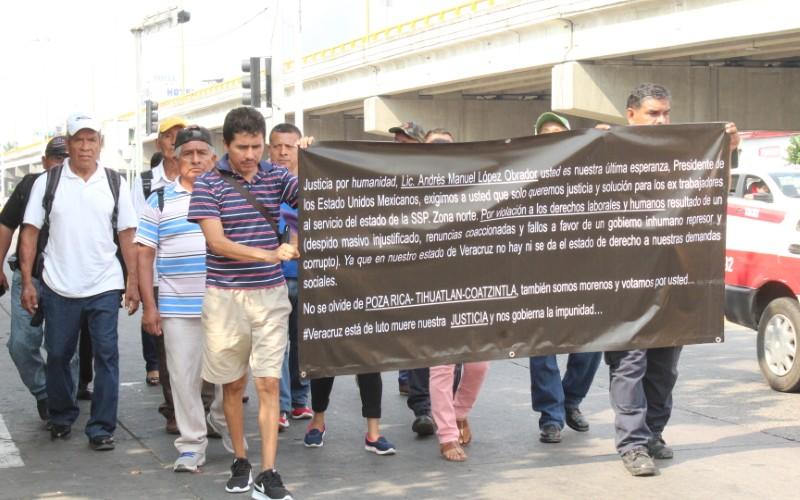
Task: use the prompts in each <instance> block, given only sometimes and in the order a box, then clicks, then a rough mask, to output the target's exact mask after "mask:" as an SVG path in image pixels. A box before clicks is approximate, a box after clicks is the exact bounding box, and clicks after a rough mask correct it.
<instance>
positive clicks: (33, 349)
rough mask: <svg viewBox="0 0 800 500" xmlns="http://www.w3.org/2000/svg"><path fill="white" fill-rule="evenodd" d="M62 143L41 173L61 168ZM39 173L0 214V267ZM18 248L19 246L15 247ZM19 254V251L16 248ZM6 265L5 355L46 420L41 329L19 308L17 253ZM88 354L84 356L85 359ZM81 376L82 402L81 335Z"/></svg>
mask: <svg viewBox="0 0 800 500" xmlns="http://www.w3.org/2000/svg"><path fill="white" fill-rule="evenodd" d="M67 156H68V154H67V146H66V139H65V138H64V137H63V136H56V137H53V138H52V139H50V142H48V143H47V146H46V147H45V150H44V156H42V167H44V169H45V171H47V170H48V169H50V168H52V167H55V166H58V165H61V164H63V163H64V159H65V158H67ZM39 175H41V173H35V174H28V175H26V176H25V177H23V178H22V180H21V181H20V182H19V184H17V186H16V188H15V189H14V191H13V192H12V193H11V196H10V197H9V198H8V202H7V203H6V204H5V206H4V207H3V211H2V212H0V263H2V262H3V261H4V260H5V258H6V255H7V254H8V250H9V249H10V247H11V240H12V239H13V237H14V231H16V229H17V228H18V227H19V226H20V225H21V224H22V218H23V217H24V215H25V207H26V206H27V205H28V198H29V197H30V194H31V189H32V188H33V183H34V181H36V178H37V177H39ZM17 246H18V247H19V243H18V244H17ZM17 250H19V248H17ZM8 265H9V267H10V268H11V270H12V271H13V275H12V279H11V287H10V288H11V335H10V337H9V339H8V352H9V354H10V355H11V359H12V361H14V365H16V367H17V371H18V372H19V376H20V378H21V379H22V382H23V383H24V384H25V386H26V387H27V388H28V390H29V391H30V392H31V394H33V397H35V398H36V408H37V410H38V412H39V417H40V418H41V419H42V420H47V416H48V411H47V386H46V384H45V373H44V360H43V359H42V354H41V347H42V327H41V326H31V315H30V314H29V313H28V312H27V311H25V309H23V308H22V304H21V303H20V294H21V292H22V276H21V274H20V271H19V266H18V264H17V252H16V251H15V253H14V254H13V255H12V256H11V257H10V258H9V259H8ZM0 288H2V290H3V291H5V290H8V288H9V284H8V279H7V278H6V275H5V272H3V268H2V265H0ZM87 353H88V355H87ZM79 356H80V359H81V361H82V362H81V370H80V371H81V373H80V384H79V391H78V398H79V399H84V397H85V396H86V394H87V393H88V394H89V398H90V399H91V393H89V391H88V389H87V388H86V386H87V385H88V384H89V382H91V380H92V346H91V343H90V341H89V338H88V336H86V340H85V341H84V336H83V335H81V346H80V354H79Z"/></svg>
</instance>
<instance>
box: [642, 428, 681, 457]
mask: <svg viewBox="0 0 800 500" xmlns="http://www.w3.org/2000/svg"><path fill="white" fill-rule="evenodd" d="M647 453H649V454H650V456H651V457H653V458H655V459H657V460H669V459H670V458H672V457H673V456H675V453H673V452H672V448H670V447H669V446H667V443H666V442H665V441H664V438H662V437H661V433H660V432H658V433H655V434H653V437H651V438H650V440H649V441H648V442H647Z"/></svg>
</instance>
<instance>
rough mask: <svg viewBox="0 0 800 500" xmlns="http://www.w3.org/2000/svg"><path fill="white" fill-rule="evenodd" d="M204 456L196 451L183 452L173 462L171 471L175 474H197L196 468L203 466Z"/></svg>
mask: <svg viewBox="0 0 800 500" xmlns="http://www.w3.org/2000/svg"><path fill="white" fill-rule="evenodd" d="M205 463H206V456H205V455H204V454H202V453H198V452H196V451H184V452H183V453H181V456H179V457H178V459H177V460H175V465H174V466H173V467H172V470H173V471H175V472H197V469H198V467H201V466H203V465H205Z"/></svg>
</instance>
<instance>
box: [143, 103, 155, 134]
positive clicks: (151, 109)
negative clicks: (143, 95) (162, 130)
mask: <svg viewBox="0 0 800 500" xmlns="http://www.w3.org/2000/svg"><path fill="white" fill-rule="evenodd" d="M157 130H158V102H156V101H151V100H150V99H148V100H146V101H144V131H145V133H146V134H147V135H150V134H152V133H153V132H155V131H157Z"/></svg>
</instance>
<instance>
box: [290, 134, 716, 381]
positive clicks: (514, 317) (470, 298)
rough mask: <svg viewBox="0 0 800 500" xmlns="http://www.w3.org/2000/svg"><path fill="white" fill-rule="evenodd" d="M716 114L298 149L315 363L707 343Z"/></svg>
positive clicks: (353, 368) (373, 365) (338, 367)
mask: <svg viewBox="0 0 800 500" xmlns="http://www.w3.org/2000/svg"><path fill="white" fill-rule="evenodd" d="M727 147H728V139H727V136H726V134H725V133H724V126H723V124H692V125H668V126H658V127H656V126H653V127H619V128H613V129H611V130H610V131H600V130H594V129H590V130H580V131H572V132H564V133H557V134H549V135H542V136H538V137H526V138H519V139H513V140H506V141H492V142H480V143H465V144H393V143H368V142H328V143H321V144H319V145H318V146H316V147H313V148H311V149H309V150H307V151H303V152H301V155H300V185H301V201H300V205H299V206H300V210H299V214H300V222H299V223H300V228H301V229H300V232H301V234H300V252H301V255H302V258H301V262H300V276H299V280H300V306H299V307H300V325H299V338H300V367H301V371H304V372H306V374H307V375H308V376H310V377H320V376H329V375H336V374H348V373H365V372H375V371H385V370H393V369H399V368H415V367H421V366H433V365H440V364H446V363H454V362H462V361H479V360H490V359H501V358H514V357H521V356H530V355H540V354H551V353H567V352H578V351H586V352H591V351H608V350H622V349H629V348H651V347H661V346H674V345H683V344H693V343H704V342H715V341H716V342H720V341H722V336H723V257H724V245H725V208H726V186H727V178H728V165H727V153H725V152H726V151H727Z"/></svg>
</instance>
